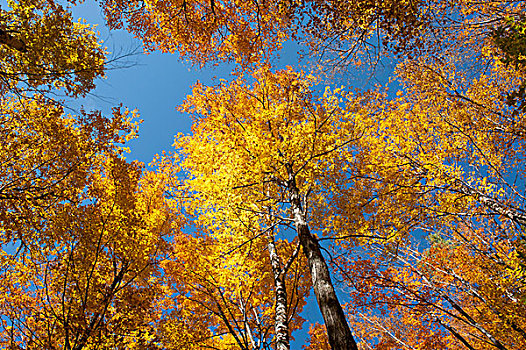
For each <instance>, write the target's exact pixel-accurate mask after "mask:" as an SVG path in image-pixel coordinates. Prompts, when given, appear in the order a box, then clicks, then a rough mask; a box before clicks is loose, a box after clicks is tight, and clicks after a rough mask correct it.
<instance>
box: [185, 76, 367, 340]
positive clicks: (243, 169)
mask: <svg viewBox="0 0 526 350" xmlns="http://www.w3.org/2000/svg"><path fill="white" fill-rule="evenodd" d="M253 77H254V79H255V83H254V85H253V86H252V87H250V88H249V87H246V86H245V83H244V82H243V81H242V80H236V81H235V82H233V83H232V84H231V85H230V86H227V85H223V86H221V87H220V88H219V89H212V88H205V87H203V86H201V85H197V86H196V87H195V88H194V92H193V95H192V96H191V97H189V98H188V100H187V102H186V103H185V104H184V105H183V109H184V110H187V111H190V112H192V113H193V115H194V116H195V118H196V119H195V124H194V127H193V135H191V136H187V137H180V138H178V140H177V142H176V147H180V148H181V152H180V154H181V157H182V160H181V162H180V166H181V167H182V169H183V170H185V171H186V172H187V173H188V176H189V178H188V180H187V181H186V183H187V186H188V188H189V191H190V192H191V193H194V197H193V201H192V203H193V205H194V206H196V209H197V210H199V211H200V213H201V220H206V222H208V223H209V224H208V225H210V226H211V227H213V228H214V229H218V226H219V225H222V224H223V222H228V223H231V224H232V223H235V225H248V223H249V222H259V223H260V224H269V222H268V221H265V218H272V221H270V223H274V225H279V227H281V228H282V229H284V230H285V231H284V232H286V234H287V235H291V234H292V236H289V237H290V238H289V240H292V237H294V236H295V235H297V237H298V240H299V243H300V245H301V248H302V251H303V254H304V255H305V258H306V261H307V263H308V265H309V269H310V274H311V276H312V285H313V289H314V293H315V295H316V298H317V300H318V304H319V306H320V309H321V311H322V315H323V316H324V319H325V322H326V326H327V328H328V330H329V341H330V342H331V345H332V346H333V347H334V348H336V349H348V348H356V345H355V343H354V340H353V337H352V335H351V332H350V329H349V327H348V325H347V322H346V320H345V317H344V314H343V311H342V309H341V306H340V303H339V301H338V298H337V296H336V293H335V290H334V287H333V284H332V281H331V278H330V273H329V269H328V265H327V263H326V261H325V258H324V256H323V255H322V253H321V247H320V244H319V240H318V238H317V236H315V234H314V233H311V231H310V226H311V225H312V226H313V227H316V228H317V229H319V230H320V232H321V231H323V232H324V233H326V234H328V235H335V234H339V233H340V232H336V233H335V232H334V231H333V226H334V224H333V226H326V227H325V226H320V225H321V224H322V223H323V224H324V223H326V222H330V221H331V220H333V221H335V222H338V221H339V219H338V218H337V217H332V218H328V219H327V220H326V221H324V220H323V219H322V218H321V217H317V216H316V214H318V213H317V211H318V210H319V208H318V206H323V205H324V201H325V198H326V197H330V196H331V191H332V190H333V187H334V186H333V187H331V185H333V184H335V182H336V181H338V180H339V179H340V178H343V177H344V176H345V175H344V173H345V172H346V170H347V169H348V168H349V167H351V165H350V164H351V163H352V162H353V160H352V159H351V158H347V157H350V155H351V154H352V147H353V144H354V142H355V140H356V139H357V138H359V137H360V132H363V131H362V130H361V129H359V128H358V127H356V126H355V125H356V120H360V119H361V118H367V115H368V114H369V113H373V111H374V110H373V109H372V108H373V107H374V103H368V104H367V103H366V102H365V97H363V96H359V95H352V94H350V93H344V92H341V91H336V92H330V91H327V92H326V93H325V94H324V96H322V97H316V96H315V94H314V93H313V91H312V90H311V89H310V87H311V86H312V84H313V80H312V78H310V77H304V76H303V75H302V74H299V73H295V72H293V71H291V70H286V71H280V72H277V73H270V72H269V71H268V70H267V69H266V68H262V69H260V70H259V71H258V72H257V73H255V74H254V76H253ZM340 104H344V105H345V107H342V106H341V105H340ZM350 131H351V132H350ZM364 192H365V191H364ZM327 193H328V194H327ZM353 194H354V196H355V198H358V196H359V195H360V192H358V191H357V193H353ZM348 198H350V197H348ZM343 202H344V201H342V203H343ZM347 204H348V203H347ZM218 217H220V218H221V219H220V220H219V219H218ZM267 220H268V219H267ZM248 226H249V225H248ZM263 227H265V226H263ZM267 229H268V228H267ZM349 231H350V232H351V233H349ZM346 233H347V234H350V235H352V234H353V233H354V232H353V231H352V228H348V231H346Z"/></svg>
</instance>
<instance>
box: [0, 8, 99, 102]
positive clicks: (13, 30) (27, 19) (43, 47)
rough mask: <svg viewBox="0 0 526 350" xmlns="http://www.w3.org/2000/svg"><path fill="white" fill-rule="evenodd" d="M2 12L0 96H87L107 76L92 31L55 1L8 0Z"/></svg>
mask: <svg viewBox="0 0 526 350" xmlns="http://www.w3.org/2000/svg"><path fill="white" fill-rule="evenodd" d="M8 6H9V9H1V10H0V30H1V31H0V44H1V45H0V62H1V68H0V72H1V74H0V76H1V77H0V92H1V93H2V94H6V93H15V94H20V93H23V92H26V93H28V94H32V93H40V94H43V93H45V94H47V93H49V92H51V91H55V92H56V90H57V89H58V90H61V91H62V92H63V93H65V94H67V95H69V96H73V97H76V96H79V95H85V94H86V93H87V92H88V91H90V90H91V89H93V87H94V86H95V85H94V80H95V79H96V78H100V77H103V76H104V65H105V61H106V58H105V54H106V52H105V50H104V48H103V47H101V45H100V43H99V39H98V38H97V36H96V35H95V32H94V31H93V29H92V28H91V27H90V26H89V25H87V24H83V23H80V22H78V23H76V22H74V20H73V17H72V15H71V12H70V11H69V9H67V8H66V9H65V8H64V7H63V6H62V5H61V4H58V3H56V2H55V1H43V0H42V1H41V0H20V1H12V0H10V1H8Z"/></svg>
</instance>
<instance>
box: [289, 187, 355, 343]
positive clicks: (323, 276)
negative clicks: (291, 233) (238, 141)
mask: <svg viewBox="0 0 526 350" xmlns="http://www.w3.org/2000/svg"><path fill="white" fill-rule="evenodd" d="M289 195H290V202H291V207H292V212H293V215H294V216H293V219H294V225H295V227H296V231H297V233H298V237H299V240H300V244H301V247H302V248H303V252H304V254H305V257H306V258H307V261H308V263H309V268H310V273H311V276H312V286H313V287H314V294H315V295H316V299H317V301H318V306H319V308H320V311H321V314H322V316H323V320H324V321H325V327H326V328H327V334H328V337H329V344H330V345H331V348H332V349H333V350H357V349H358V348H357V346H356V342H355V341H354V338H353V336H352V333H351V329H350V328H349V325H348V323H347V320H346V318H345V314H344V313H343V309H342V306H341V304H340V302H339V301H338V297H337V296H336V292H335V290H334V286H333V285H332V281H331V275H330V272H329V268H328V266H327V263H326V261H325V258H324V257H323V255H322V253H321V249H320V244H319V243H318V240H317V239H316V237H314V236H313V235H312V234H311V232H310V230H309V226H308V225H307V222H306V220H305V213H304V212H303V210H302V205H301V199H300V195H299V190H298V188H297V187H296V184H295V181H294V179H293V178H292V179H289Z"/></svg>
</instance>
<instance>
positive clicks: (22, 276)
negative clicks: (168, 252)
mask: <svg viewBox="0 0 526 350" xmlns="http://www.w3.org/2000/svg"><path fill="white" fill-rule="evenodd" d="M98 156H99V158H100V167H95V168H94V171H93V172H90V182H89V184H88V185H87V189H86V191H85V192H84V193H83V196H82V197H81V203H78V202H74V201H69V200H62V201H61V202H60V203H57V204H55V205H53V206H50V207H48V208H47V211H49V212H50V213H48V214H47V215H46V220H45V221H44V222H43V225H42V226H41V227H39V232H38V236H39V237H34V238H35V239H39V238H40V239H39V240H38V241H37V242H28V241H29V239H27V237H26V239H25V240H23V241H22V242H21V244H20V246H19V247H18V249H17V250H16V252H12V253H9V252H7V251H3V253H2V261H1V262H2V265H1V269H2V298H1V300H0V309H1V313H2V322H1V327H2V328H3V331H2V337H1V342H2V344H3V346H4V347H6V348H23V349H33V348H44V349H55V348H65V349H84V348H90V347H94V346H96V347H103V348H110V347H111V348H115V347H126V348H143V347H145V346H147V345H148V344H149V343H151V342H152V341H153V340H154V338H155V332H156V330H155V328H154V327H153V325H154V323H155V321H156V320H157V319H159V318H160V314H161V312H162V310H160V309H158V308H157V303H158V302H159V300H160V299H161V296H162V295H163V289H162V283H159V281H160V277H161V276H160V274H159V260H160V259H161V258H162V256H163V255H164V252H165V247H166V246H167V245H166V243H165V241H164V240H165V239H166V237H165V236H166V235H167V234H168V233H169V230H170V228H171V222H170V219H169V216H168V210H167V209H168V208H167V206H166V205H165V204H164V203H165V202H164V198H163V196H162V194H163V193H162V188H163V187H162V186H160V185H162V184H160V183H159V182H158V181H156V180H154V179H153V178H152V177H151V176H149V175H148V174H145V176H143V178H142V179H140V177H141V168H140V166H139V165H138V164H137V163H131V164H130V163H126V162H125V161H124V160H123V159H121V158H119V157H118V156H116V155H108V154H105V155H103V156H100V155H98ZM99 171H100V172H99ZM174 224H175V222H174ZM25 226H26V227H28V226H29V223H27V222H26V223H25ZM28 228H29V227H28ZM175 228H176V226H174V229H175ZM31 243H33V244H31Z"/></svg>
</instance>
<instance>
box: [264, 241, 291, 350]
mask: <svg viewBox="0 0 526 350" xmlns="http://www.w3.org/2000/svg"><path fill="white" fill-rule="evenodd" d="M267 240H268V244H267V246H268V251H269V255H270V263H271V265H272V273H273V275H274V287H275V292H276V309H275V312H276V318H275V324H274V328H275V332H276V350H290V342H289V321H288V315H287V289H286V286H285V271H283V269H282V268H281V263H280V259H279V256H278V254H277V251H276V245H275V244H274V237H273V236H272V237H271V235H269V236H268V237H267Z"/></svg>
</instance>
